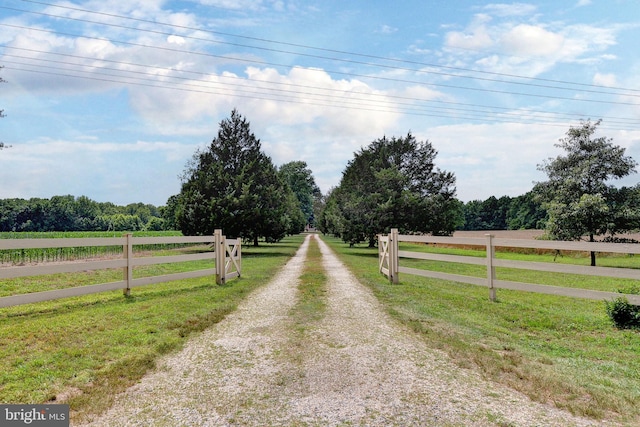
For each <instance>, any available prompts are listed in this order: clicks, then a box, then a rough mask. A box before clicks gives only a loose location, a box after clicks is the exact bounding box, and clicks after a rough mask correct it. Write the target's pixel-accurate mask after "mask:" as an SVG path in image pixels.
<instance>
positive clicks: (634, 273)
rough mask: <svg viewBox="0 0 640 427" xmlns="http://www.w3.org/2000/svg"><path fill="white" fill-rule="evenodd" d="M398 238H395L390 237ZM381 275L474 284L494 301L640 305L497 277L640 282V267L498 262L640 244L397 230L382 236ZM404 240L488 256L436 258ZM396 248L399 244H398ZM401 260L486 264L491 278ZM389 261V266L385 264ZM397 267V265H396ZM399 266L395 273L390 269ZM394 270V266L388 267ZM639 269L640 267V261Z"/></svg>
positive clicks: (630, 249) (624, 249) (623, 250)
mask: <svg viewBox="0 0 640 427" xmlns="http://www.w3.org/2000/svg"><path fill="white" fill-rule="evenodd" d="M390 236H395V239H392V238H390ZM378 241H379V242H381V244H380V245H379V248H378V250H379V258H380V272H381V273H382V274H384V275H385V276H387V277H389V279H390V280H392V281H393V282H394V283H396V282H397V280H398V273H405V274H412V275H417V276H423V277H430V278H435V279H442V280H453V281H456V282H462V283H469V284H474V285H478V286H485V287H487V288H488V289H489V296H490V299H492V300H495V298H496V294H495V289H497V288H500V289H511V290H518V291H526V292H538V293H544V294H551V295H559V296H568V297H576V298H586V299H596V300H606V299H614V298H618V297H622V296H623V297H625V298H627V300H629V302H631V303H632V304H636V305H640V295H632V294H621V293H618V292H607V291H597V290H590V289H577V288H565V287H558V286H551V285H544V284H533V283H520V282H511V281H505V280H498V279H497V278H496V271H495V269H496V267H503V268H518V269H525V270H533V271H546V272H552V273H568V274H579V275H586V276H601V277H614V278H621V279H632V280H640V269H636V268H614V267H591V266H586V265H570V264H557V263H545V262H528V261H515V260H505V259H498V258H495V248H496V247H501V248H530V249H547V250H558V251H560V250H567V251H579V252H592V251H593V252H601V253H613V254H615V253H620V254H631V255H634V254H640V245H638V244H635V245H634V244H627V243H601V242H564V241H554V240H531V239H505V238H495V237H493V236H492V235H491V233H487V234H486V238H484V239H483V238H475V237H470V238H455V237H439V236H414V235H405V234H402V235H400V234H398V231H397V229H392V230H391V233H390V234H389V235H388V236H383V235H380V236H378ZM400 242H409V243H426V244H429V243H435V244H444V245H452V246H456V245H457V246H460V245H462V246H481V247H485V254H486V255H485V257H474V256H459V255H447V254H434V253H424V252H415V251H406V250H402V251H400V250H398V245H399V243H400ZM394 245H395V246H394ZM400 258H408V259H422V260H432V261H443V262H456V263H464V264H473V265H485V266H486V268H487V277H485V278H479V277H472V276H465V275H459V274H450V273H443V272H437V271H428V270H424V269H417V268H410V267H405V266H399V265H398V264H397V262H398V261H399V259H400ZM385 260H386V263H385V265H383V262H384V261H385ZM394 263H395V264H394ZM394 265H396V266H397V267H396V269H395V270H394V271H395V273H396V274H395V275H394V274H393V273H394V271H392V268H391V266H394ZM386 266H389V268H383V267H386ZM639 267H640V263H639Z"/></svg>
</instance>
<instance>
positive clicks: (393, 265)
mask: <svg viewBox="0 0 640 427" xmlns="http://www.w3.org/2000/svg"><path fill="white" fill-rule="evenodd" d="M399 264H400V263H399V261H398V229H397V228H392V229H391V232H390V233H389V279H391V283H399V282H400V277H399V276H400V274H399V272H398V267H399Z"/></svg>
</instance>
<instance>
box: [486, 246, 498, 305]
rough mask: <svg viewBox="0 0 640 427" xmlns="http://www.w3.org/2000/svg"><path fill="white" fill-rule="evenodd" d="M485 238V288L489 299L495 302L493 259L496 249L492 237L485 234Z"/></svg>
mask: <svg viewBox="0 0 640 427" xmlns="http://www.w3.org/2000/svg"><path fill="white" fill-rule="evenodd" d="M485 236H486V237H487V286H488V287H489V299H490V300H491V301H493V302H495V301H496V288H494V287H493V281H494V280H495V279H496V268H495V267H494V266H493V258H495V255H496V248H495V246H493V235H491V234H485Z"/></svg>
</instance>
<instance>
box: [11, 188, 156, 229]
mask: <svg viewBox="0 0 640 427" xmlns="http://www.w3.org/2000/svg"><path fill="white" fill-rule="evenodd" d="M163 214H164V208H163V207H156V206H153V205H150V204H143V203H131V204H129V205H126V206H117V205H115V204H113V203H110V202H96V201H94V200H91V199H90V198H88V197H86V196H80V197H74V196H72V195H66V196H54V197H51V198H50V199H44V198H31V199H28V200H27V199H0V231H4V232H23V231H24V232H26V231H30V232H42V231H139V230H150V231H159V230H165V229H167V228H166V224H167V222H166V221H165V219H164V218H163Z"/></svg>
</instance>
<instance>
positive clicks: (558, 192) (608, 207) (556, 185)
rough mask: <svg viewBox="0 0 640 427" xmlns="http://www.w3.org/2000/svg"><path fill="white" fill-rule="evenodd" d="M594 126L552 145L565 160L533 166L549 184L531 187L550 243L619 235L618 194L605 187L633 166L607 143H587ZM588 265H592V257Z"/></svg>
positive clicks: (588, 125)
mask: <svg viewBox="0 0 640 427" xmlns="http://www.w3.org/2000/svg"><path fill="white" fill-rule="evenodd" d="M600 122H601V121H600V120H598V121H597V122H595V123H591V121H590V120H588V121H586V122H585V121H583V122H581V124H580V126H578V127H571V128H570V129H569V131H568V132H567V136H566V137H565V138H562V139H560V143H559V144H556V146H557V147H560V148H562V149H563V150H564V151H565V153H566V154H565V155H560V156H558V157H556V158H555V159H551V158H550V159H548V160H547V161H546V162H543V163H542V164H540V165H538V169H539V170H541V171H543V172H545V173H546V174H547V176H548V178H549V180H548V181H545V182H541V183H538V184H536V187H535V191H536V193H537V195H538V197H540V199H541V200H542V201H543V202H544V206H545V208H546V209H547V211H548V213H549V220H548V222H547V233H548V234H549V235H550V237H551V238H553V239H558V240H579V239H581V238H582V237H583V236H588V239H589V241H590V242H593V241H595V236H599V235H603V234H607V233H609V234H613V233H616V232H620V231H625V230H623V229H620V228H619V227H618V226H616V225H615V224H616V218H619V216H620V206H619V204H614V203H612V202H613V200H614V199H615V195H620V193H619V192H617V191H616V189H615V187H613V186H612V185H611V184H609V183H610V182H611V180H614V179H619V178H623V177H625V176H627V175H629V174H631V173H633V172H635V167H636V166H637V163H636V161H635V160H633V159H632V158H631V157H629V156H625V155H624V152H625V150H624V148H622V147H620V146H617V145H613V144H612V139H609V138H606V137H598V138H595V137H593V135H594V134H595V132H596V129H597V127H598V126H599V125H600ZM619 224H622V223H620V222H619ZM626 231H628V230H626ZM591 265H592V266H595V265H596V255H595V252H592V253H591Z"/></svg>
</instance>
